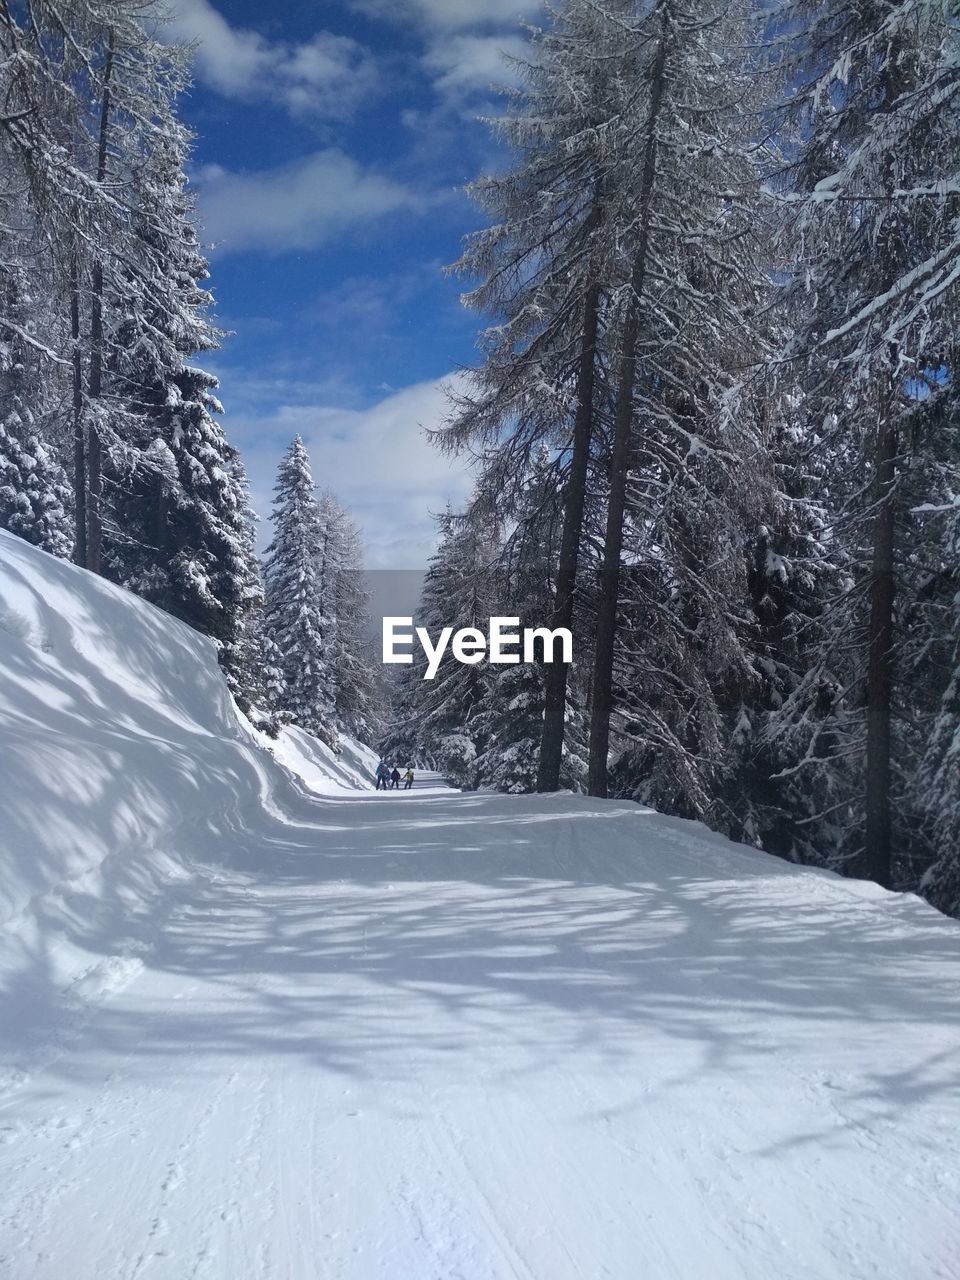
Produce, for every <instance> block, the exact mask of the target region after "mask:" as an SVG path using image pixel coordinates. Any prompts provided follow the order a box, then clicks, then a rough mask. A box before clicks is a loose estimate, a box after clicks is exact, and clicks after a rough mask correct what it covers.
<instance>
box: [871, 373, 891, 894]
mask: <svg viewBox="0 0 960 1280" xmlns="http://www.w3.org/2000/svg"><path fill="white" fill-rule="evenodd" d="M891 400H892V397H890V398H888V399H887V400H886V402H885V405H884V410H883V419H882V420H881V422H880V425H879V429H878V432H877V444H876V495H877V502H878V507H877V514H876V517H875V519H874V526H873V565H872V569H871V574H870V632H869V641H868V654H867V768H866V829H865V833H864V835H865V840H864V843H865V870H866V874H867V875H868V876H869V877H870V879H871V880H876V882H877V883H878V884H881V885H884V886H885V887H886V888H890V885H891V880H892V870H893V868H892V843H893V842H892V832H891V820H890V745H891V739H890V725H891V711H890V704H891V698H892V692H893V605H894V596H895V590H896V587H895V582H894V535H895V531H896V511H895V507H894V498H893V486H894V481H895V479H896V458H897V447H898V444H897V428H896V425H895V423H894V421H893V409H894V406H893V404H892V403H891Z"/></svg>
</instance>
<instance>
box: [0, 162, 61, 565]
mask: <svg viewBox="0 0 960 1280" xmlns="http://www.w3.org/2000/svg"><path fill="white" fill-rule="evenodd" d="M2 153H3V147H2V144H0V154H2ZM13 209H14V202H13V201H8V202H4V201H3V200H2V198H0V219H3V217H4V213H6V214H7V215H8V216H9V214H11V213H13ZM18 251H19V252H23V253H24V256H25V257H26V246H25V245H24V244H23V243H22V241H21V240H20V238H19V236H16V235H15V234H14V233H12V232H11V233H10V234H9V236H3V237H2V238H0V528H3V529H9V530H10V532H11V533H15V534H17V535H18V536H19V537H21V538H25V539H26V541H27V542H32V543H34V544H35V545H36V546H39V547H42V548H43V549H44V550H45V551H49V552H51V553H52V554H53V555H58V556H64V557H68V556H69V555H70V554H71V552H72V550H73V528H72V520H71V517H70V515H69V504H70V492H69V486H68V482H67V477H66V474H65V472H64V470H63V468H62V466H61V465H60V462H59V460H58V458H57V455H56V451H55V449H54V447H53V446H52V445H51V444H49V443H47V442H46V441H45V439H44V438H43V437H44V435H45V434H47V432H45V430H44V428H47V429H48V430H49V425H50V423H49V418H50V416H51V415H52V412H53V408H54V405H55V403H56V399H57V396H56V391H57V387H56V383H55V372H56V367H57V366H56V362H55V358H54V357H53V353H52V352H51V351H50V350H49V349H47V350H44V349H41V344H40V343H39V342H37V341H36V340H35V339H33V333H34V332H35V331H36V328H37V325H36V320H35V318H34V316H33V315H32V314H31V307H32V306H34V305H36V303H35V302H34V301H33V300H32V299H30V296H29V293H28V286H27V282H26V277H25V272H24V270H23V267H22V259H20V258H19V256H18ZM7 255H9V256H7ZM41 314H42V313H41ZM50 383H53V385H52V386H50V385H49V384H50Z"/></svg>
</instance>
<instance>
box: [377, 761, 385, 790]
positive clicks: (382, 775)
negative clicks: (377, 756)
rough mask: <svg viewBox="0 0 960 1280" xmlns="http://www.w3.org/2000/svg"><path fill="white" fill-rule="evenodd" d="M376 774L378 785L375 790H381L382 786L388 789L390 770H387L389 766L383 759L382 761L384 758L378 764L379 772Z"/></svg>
mask: <svg viewBox="0 0 960 1280" xmlns="http://www.w3.org/2000/svg"><path fill="white" fill-rule="evenodd" d="M375 776H376V779H377V785H376V787H375V788H374V790H375V791H379V790H380V788H381V787H382V788H383V790H384V791H386V789H387V777H388V770H387V766H386V765H385V764H384V763H383V761H382V760H381V761H380V763H379V764H378V765H377V772H376V775H375Z"/></svg>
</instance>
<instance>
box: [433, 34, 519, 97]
mask: <svg viewBox="0 0 960 1280" xmlns="http://www.w3.org/2000/svg"><path fill="white" fill-rule="evenodd" d="M526 51H527V41H526V40H525V39H524V38H523V37H522V36H519V35H499V36H489V35H471V34H465V33H457V34H453V35H445V36H441V37H439V38H438V39H436V40H434V41H432V42H431V44H430V45H429V47H428V49H427V52H426V54H425V55H424V58H423V62H424V65H425V66H426V67H427V69H428V70H429V71H430V72H432V74H433V77H434V86H435V88H436V90H437V92H438V93H440V94H442V95H444V96H445V97H448V98H461V97H464V96H466V95H469V94H472V93H476V92H478V91H479V92H481V93H485V92H487V91H488V90H489V89H490V88H491V86H494V87H498V86H500V85H505V84H513V83H514V82H515V81H516V79H517V74H516V70H515V68H514V67H513V66H511V64H510V63H509V62H508V61H507V58H508V57H513V58H522V57H523V55H524V53H525V52H526Z"/></svg>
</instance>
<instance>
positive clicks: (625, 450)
mask: <svg viewBox="0 0 960 1280" xmlns="http://www.w3.org/2000/svg"><path fill="white" fill-rule="evenodd" d="M664 28H666V9H664ZM666 65H667V39H666V30H665V29H664V32H663V34H662V35H661V37H660V43H659V45H658V46H657V53H656V58H655V59H654V64H653V70H652V75H651V86H650V123H649V133H648V134H647V141H646V146H645V148H644V157H643V170H642V174H641V178H640V192H639V198H640V202H641V203H640V226H639V229H638V238H637V249H636V255H635V257H634V260H633V272H632V275H631V279H630V297H629V299H628V302H627V316H626V321H625V323H624V327H623V338H622V345H621V348H620V368H619V371H618V381H617V400H616V406H615V408H614V416H613V455H612V458H611V463H610V496H609V500H608V504H607V527H606V531H605V536H604V543H603V566H602V570H601V574H600V603H599V605H598V607H597V632H596V639H595V643H594V662H593V686H592V687H593V706H592V709H591V712H590V764H589V769H588V773H587V790H588V791H589V793H590V795H592V796H605V795H606V794H607V785H608V783H607V757H608V755H609V749H610V715H611V713H612V711H613V653H614V645H615V642H616V634H617V606H618V604H619V600H620V555H621V552H622V550H623V512H624V507H625V505H626V494H627V470H628V464H629V459H630V442H631V436H632V433H633V392H634V386H635V384H636V378H637V342H638V337H639V330H640V311H639V301H640V297H641V295H642V293H643V290H644V288H645V285H646V275H647V255H648V251H649V245H650V214H651V206H652V203H653V186H654V181H655V179H656V169H657V123H658V121H659V118H660V111H661V108H662V105H663V90H664V81H665V79H666Z"/></svg>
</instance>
